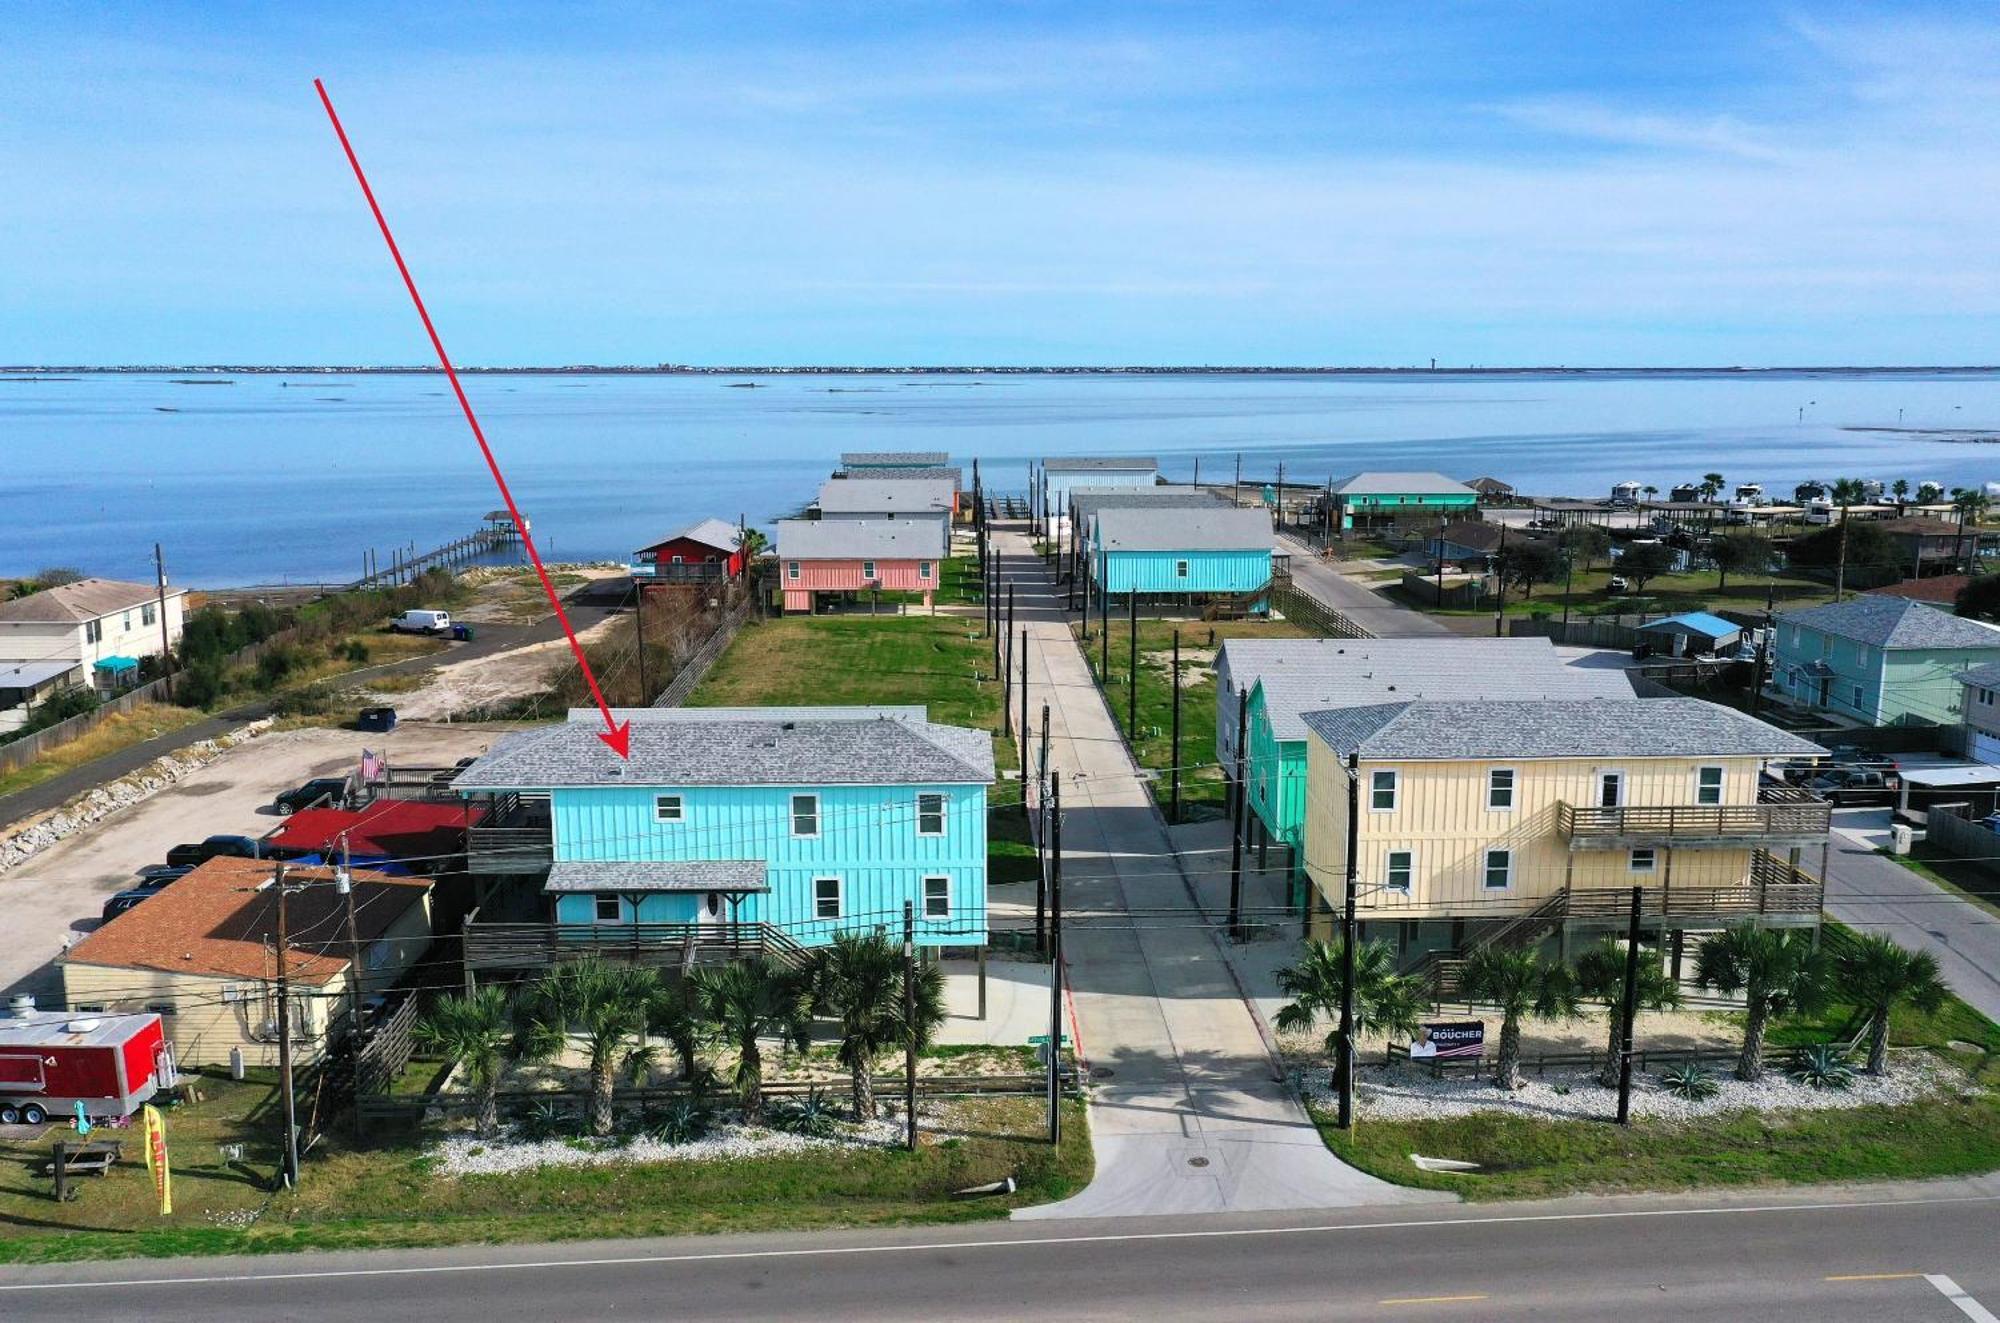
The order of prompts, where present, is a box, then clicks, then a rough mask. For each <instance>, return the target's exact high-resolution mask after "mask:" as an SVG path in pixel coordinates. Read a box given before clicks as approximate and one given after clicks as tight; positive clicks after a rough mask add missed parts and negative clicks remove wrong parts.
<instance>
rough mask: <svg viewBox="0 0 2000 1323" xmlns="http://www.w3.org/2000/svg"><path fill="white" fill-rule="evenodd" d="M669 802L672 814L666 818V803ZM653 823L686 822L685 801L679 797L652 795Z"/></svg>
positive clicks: (667, 812) (667, 811) (667, 810)
mask: <svg viewBox="0 0 2000 1323" xmlns="http://www.w3.org/2000/svg"><path fill="white" fill-rule="evenodd" d="M670 800H671V801H672V805H673V807H672V809H671V813H672V816H671V817H670V816H668V814H669V809H668V801H670ZM653 821H654V822H685V821H687V800H686V799H685V798H683V797H682V796H680V795H654V796H653Z"/></svg>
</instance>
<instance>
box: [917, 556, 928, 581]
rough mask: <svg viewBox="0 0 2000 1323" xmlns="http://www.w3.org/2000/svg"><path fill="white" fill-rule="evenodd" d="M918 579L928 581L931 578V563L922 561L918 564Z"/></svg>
mask: <svg viewBox="0 0 2000 1323" xmlns="http://www.w3.org/2000/svg"><path fill="white" fill-rule="evenodd" d="M917 577H918V578H919V579H928V578H930V577H931V563H930V562H929V561H927V560H920V561H918V562H917Z"/></svg>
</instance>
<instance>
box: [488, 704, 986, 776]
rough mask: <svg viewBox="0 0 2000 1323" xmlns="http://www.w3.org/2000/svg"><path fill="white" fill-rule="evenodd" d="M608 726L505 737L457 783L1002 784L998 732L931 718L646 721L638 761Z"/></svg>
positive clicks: (571, 726) (588, 716)
mask: <svg viewBox="0 0 2000 1323" xmlns="http://www.w3.org/2000/svg"><path fill="white" fill-rule="evenodd" d="M620 719H621V720H623V719H624V718H620ZM602 729H603V719H602V718H601V717H600V716H599V715H598V714H597V712H596V710H595V709H592V710H591V711H589V712H588V713H585V714H581V716H580V719H577V720H572V721H566V722H564V723H562V724H561V725H559V726H544V727H541V728H540V729H537V730H524V731H517V732H514V733H512V734H509V735H503V736H501V737H500V738H499V739H498V740H496V741H494V744H493V747H492V749H490V750H489V751H488V752H487V753H486V755H485V756H484V757H482V758H480V759H479V760H478V761H477V762H475V763H473V764H472V765H471V766H470V767H468V768H466V769H465V770H464V771H463V772H460V773H459V774H458V776H457V777H456V778H455V779H454V780H453V782H452V786H453V788H454V789H456V790H460V791H473V790H541V789H549V788H553V787H558V786H619V785H627V786H678V785H689V786H692V785H728V786H756V785H772V786H816V785H919V784H924V785H928V784H938V783H944V784H968V783H970V784H979V785H988V784H991V783H992V781H993V779H994V773H993V737H992V736H991V735H989V734H988V733H987V732H985V731H983V730H967V729H965V728H963V727H959V726H941V725H937V724H935V723H933V722H928V721H923V722H919V721H903V720H890V719H886V718H876V719H870V720H861V721H848V720H806V721H794V720H786V719H783V718H777V719H772V718H760V719H756V720H749V719H741V720H734V721H730V720H724V721H703V720H666V721H662V720H657V719H640V720H635V721H633V722H632V748H631V752H632V756H631V758H630V759H629V760H627V759H621V758H620V757H619V756H618V755H617V754H615V753H613V752H612V751H611V749H610V748H609V747H608V746H607V745H606V744H605V743H604V742H603V741H602V740H600V739H598V738H597V736H598V732H599V731H600V730H602Z"/></svg>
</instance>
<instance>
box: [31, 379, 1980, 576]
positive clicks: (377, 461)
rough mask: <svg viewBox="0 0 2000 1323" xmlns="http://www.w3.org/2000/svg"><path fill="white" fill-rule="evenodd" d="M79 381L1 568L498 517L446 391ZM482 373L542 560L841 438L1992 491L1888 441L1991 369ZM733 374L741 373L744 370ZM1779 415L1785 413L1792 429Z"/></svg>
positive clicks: (636, 535)
mask: <svg viewBox="0 0 2000 1323" xmlns="http://www.w3.org/2000/svg"><path fill="white" fill-rule="evenodd" d="M226 380H227V382H228V383H229V384H199V385H188V384H180V383H179V382H177V381H176V380H175V379H174V378H171V377H168V376H152V375H136V374H134V375H102V376H84V377H80V378H76V379H72V380H46V379H44V380H34V381H15V380H9V381H4V382H0V453H4V456H5V463H4V465H0V574H8V573H27V572H30V571H32V570H34V569H36V568H39V567H41V566H44V565H55V564H64V565H75V566H79V567H81V568H83V569H85V570H87V571H88V572H90V573H94V574H102V575H108V576H113V577H118V578H139V579H143V578H145V577H146V576H147V573H148V571H149V566H150V557H151V554H152V545H153V543H154V542H155V541H158V542H160V543H163V544H164V545H165V548H166V552H167V557H168V563H169V568H170V572H171V573H172V575H173V577H174V579H175V580H176V581H177V582H179V583H182V584H185V585H189V586H195V587H203V586H208V587H213V586H221V585H228V584H246V583H275V582H280V581H283V580H287V579H289V580H294V581H301V580H304V581H314V580H322V579H347V578H352V577H354V576H355V575H356V574H358V573H359V572H360V565H361V558H362V552H363V550H364V549H365V548H368V547H371V546H372V547H375V548H378V549H380V550H381V553H382V557H383V560H384V562H385V563H386V560H387V554H388V548H390V547H392V546H402V545H405V544H407V543H410V542H414V543H415V544H416V545H417V546H418V547H420V548H424V547H429V546H432V545H435V544H437V543H439V542H442V541H445V540H447V539H449V538H452V537H456V536H458V535H460V534H463V533H465V532H468V531H470V530H471V529H472V528H473V527H475V526H476V525H477V524H478V522H479V519H480V516H481V515H482V514H484V513H485V512H486V511H487V510H490V509H493V508H495V507H497V506H498V505H499V504H500V502H499V500H498V498H497V494H496V493H495V491H494V489H493V484H492V480H491V479H490V477H489V476H488V475H487V473H486V469H485V466H484V464H483V463H482V462H481V460H480V458H479V455H478V452H477V450H476V448H475V447H474V445H473V442H472V439H471V437H470V435H469V434H468V432H467V431H466V427H465V423H464V420H463V418H462V417H461V416H460V415H459V413H458V410H457V407H456V405H455V404H454V403H453V401H452V400H451V398H450V397H449V395H448V394H447V387H446V385H445V383H444V382H443V381H442V380H441V379H440V378H438V377H435V376H425V375H397V376H391V375H361V376H350V377H332V376H320V375H310V376H291V377H283V376H276V375H248V376H238V377H233V378H227V379H226ZM732 380H735V379H732V378H725V377H710V376H701V377H686V376H678V377H640V376H624V375H605V376H479V377H474V378H471V379H469V380H468V381H467V390H468V392H469V393H470V394H471V395H472V397H473V403H474V405H475V407H476V408H477V409H478V411H479V413H480V418H481V421H482V423H483V424H484V425H485V428H486V432H487V435H488V438H489V439H490V440H491V442H492V444H493V447H494V450H495V452H496V454H498V456H499V457H500V460H501V462H502V464H503V466H504V467H505V469H506V472H507V475H508V478H509V481H510V482H511V483H512V485H513V488H514V494H515V497H516V499H517V500H518V501H519V502H520V504H521V507H522V509H523V510H524V511H525V512H526V513H527V514H528V516H529V518H530V519H532V520H533V522H534V527H535V532H536V536H537V541H538V543H539V545H541V547H542V548H543V551H544V554H545V555H546V556H548V557H550V558H552V559H560V560H582V559H600V558H604V559H611V558H623V557H624V556H626V555H627V554H628V553H629V552H630V551H631V550H632V549H633V548H634V547H637V546H640V545H643V544H644V543H645V542H647V541H649V540H651V539H653V538H656V537H658V536H660V535H662V534H665V533H667V532H670V531H672V530H673V529H674V528H677V527H679V526H680V525H682V524H685V523H689V522H692V521H693V520H695V519H697V518H701V517H703V516H707V515H718V516H721V517H723V518H726V519H730V520H734V519H735V518H736V517H737V516H738V515H739V514H741V515H746V516H748V518H749V519H750V521H751V522H752V523H753V524H756V523H768V522H769V521H770V520H771V519H773V518H776V517H778V516H780V515H782V514H785V513H788V512H790V511H791V510H793V509H795V508H797V507H798V506H799V505H800V504H801V503H802V502H804V501H806V500H807V499H809V498H810V497H811V496H812V494H813V492H814V491H815V490H816V488H817V486H818V484H819V482H820V481H821V479H823V478H824V477H825V475H826V474H827V473H828V472H829V471H830V470H831V469H832V467H833V466H834V465H835V463H836V462H837V460H838V457H839V454H840V452H841V451H843V450H943V451H948V452H949V453H950V454H951V455H952V457H953V462H955V463H959V464H962V465H964V466H965V467H966V468H967V470H968V473H967V477H968V481H969V480H970V466H971V462H972V460H973V459H974V458H975V457H976V458H978V459H979V460H980V463H981V468H982V472H984V473H985V474H986V475H987V477H988V481H989V482H990V483H991V484H992V485H993V486H994V487H995V488H996V489H1001V490H1006V489H1022V488H1025V486H1026V482H1027V477H1026V463H1027V461H1028V460H1029V459H1030V458H1038V457H1041V456H1045V455H1066V454H1069V455H1074V454H1098V453H1134V454H1148V455H1155V456H1157V457H1158V458H1159V459H1160V461H1161V466H1162V468H1163V470H1164V471H1165V472H1166V473H1167V474H1168V476H1170V477H1173V478H1178V479H1183V480H1184V479H1186V478H1187V477H1189V476H1191V475H1192V473H1193V471H1194V467H1195V463H1196V460H1197V458H1198V459H1199V461H1200V464H1201V473H1202V476H1203V478H1204V479H1209V478H1226V477H1227V476H1228V475H1229V474H1230V473H1231V471H1232V469H1233V466H1234V464H1235V462H1236V457H1237V456H1238V455H1241V457H1242V462H1243V467H1244V472H1245V474H1246V475H1255V476H1257V477H1260V478H1263V477H1268V476H1269V475H1270V474H1271V473H1272V472H1273V471H1274V470H1275V469H1276V467H1277V464H1278V463H1279V462H1280V461H1283V463H1284V464H1285V469H1286V476H1287V477H1288V478H1294V477H1295V478H1303V479H1306V480H1310V481H1324V480H1325V479H1326V478H1327V477H1328V476H1329V475H1335V476H1337V475H1344V474H1347V473H1352V472H1354V471H1356V470H1359V469H1368V468H1375V469H1382V468H1389V469H1432V468H1435V469H1439V470H1442V471H1444V472H1446V473H1449V474H1452V475H1453V476H1455V477H1460V478H1470V477H1475V476H1478V475H1481V474H1492V475H1493V476H1496V477H1499V478H1502V479H1505V480H1506V481H1508V482H1511V483H1513V484H1515V485H1516V486H1517V487H1518V488H1520V489H1521V490H1523V491H1528V492H1536V493H1548V494H1563V495H1592V496H1594V495H1602V494H1605V493H1606V492H1608V490H1609V488H1610V485H1611V484H1612V483H1613V482H1617V481H1621V480H1626V479H1630V480H1634V481H1638V482H1649V483H1653V484H1656V485H1657V486H1659V487H1660V488H1661V489H1662V491H1664V490H1665V489H1666V488H1668V487H1670V486H1672V485H1673V484H1674V483H1676V482H1681V481H1692V480H1695V479H1698V478H1699V477H1700V475H1701V474H1702V473H1704V472H1708V471H1720V472H1722V473H1723V474H1724V475H1725V476H1726V477H1727V478H1728V480H1729V481H1730V482H1731V483H1732V484H1734V483H1737V482H1762V483H1763V484H1764V485H1765V487H1766V488H1767V490H1769V491H1771V492H1772V493H1773V494H1781V493H1789V491H1790V490H1791V488H1792V486H1793V485H1794V484H1795V483H1797V482H1799V481H1801V480H1803V479H1806V478H1823V479H1824V478H1833V477H1850V476H1851V477H1860V478H1881V479H1884V480H1893V479H1895V478H1898V477H1904V478H1908V479H1909V480H1910V481H1911V482H1912V483H1913V484H1914V483H1916V482H1920V481H1924V480H1936V481H1939V482H1941V483H1944V484H1945V485H1947V486H1952V485H1961V484H1971V483H1978V482H1984V481H1987V480H2000V449H1996V448H1994V447H1990V446H1986V445H1966V444H1952V443H1950V442H1948V441H1945V440H1943V439H1940V438H1938V437H1924V436H1917V435H1911V434H1910V433H1908V432H1901V433H1899V432H1894V431H1856V430H1851V429H1855V428H1891V429H1893V428H1896V427H1897V426H1898V424H1899V417H1898V415H1899V411H1900V415H1901V417H1900V425H1901V426H1902V427H1903V428H1908V429H1944V430H1952V431H1985V430H1993V429H2000V374H1994V373H1922V372H1905V373H1865V372H1853V373H1812V374H1807V373H1796V374H1783V375H1761V374H1760V375H1757V376H1744V375H1736V374H1726V373H1723V374H1702V373H1689V374H1676V375H1651V374H1645V375H1629V376H1613V375H1605V376H1592V377H1588V378H1576V377H1565V376H1558V375H1538V374H1531V373H1524V374H1512V375H1491V376H1488V375H1482V376H1477V377H1468V376H1453V375H1449V374H1442V373H1440V374H1435V375H1431V374H1426V375H1422V376H1392V375H1382V376H1369V375H1354V376H1280V375H1255V376H1210V375H1196V376H1068V375H1064V376H970V375H968V376H959V375H947V376H901V375H897V376H880V377H872V376H838V377H830V376H815V377H763V378H757V379H755V380H757V381H758V383H759V385H758V386H757V388H755V389H745V388H742V387H740V386H732V385H731V384H730V382H731V381H732ZM742 380H751V379H749V378H744V379H742ZM1801 410H1803V417H1801Z"/></svg>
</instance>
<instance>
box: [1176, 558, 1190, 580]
mask: <svg viewBox="0 0 2000 1323" xmlns="http://www.w3.org/2000/svg"><path fill="white" fill-rule="evenodd" d="M1174 577H1175V578H1176V579H1185V578H1187V577H1188V563H1187V562H1186V561H1184V560H1177V561H1175V562H1174Z"/></svg>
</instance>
